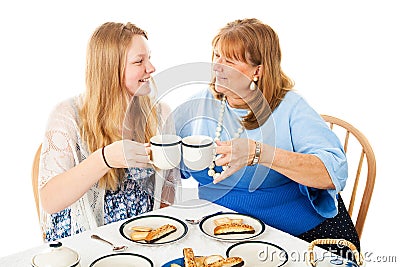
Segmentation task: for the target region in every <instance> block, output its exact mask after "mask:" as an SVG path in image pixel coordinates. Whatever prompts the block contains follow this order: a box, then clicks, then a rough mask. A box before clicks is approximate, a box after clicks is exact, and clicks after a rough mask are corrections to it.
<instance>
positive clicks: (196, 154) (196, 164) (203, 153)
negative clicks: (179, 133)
mask: <svg viewBox="0 0 400 267" xmlns="http://www.w3.org/2000/svg"><path fill="white" fill-rule="evenodd" d="M214 150H215V145H214V140H213V139H212V138H211V137H209V136H205V135H191V136H187V137H185V138H183V139H182V155H183V162H184V163H185V165H186V167H188V168H189V169H192V170H203V169H205V168H207V167H209V166H210V164H211V163H212V162H213V159H214V153H215V152H214Z"/></svg>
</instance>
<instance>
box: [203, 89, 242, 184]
mask: <svg viewBox="0 0 400 267" xmlns="http://www.w3.org/2000/svg"><path fill="white" fill-rule="evenodd" d="M225 106H226V97H225V96H223V97H222V99H221V107H220V109H219V116H218V124H217V128H216V129H215V138H214V141H217V140H220V137H221V132H222V123H223V122H224V112H225ZM242 133H243V125H242V124H240V127H239V128H238V129H237V131H236V133H235V134H234V135H233V138H234V139H235V138H239V136H240V135H241V134H242ZM215 160H216V155H215V154H214V159H213V162H212V163H211V164H210V166H209V167H208V176H211V177H212V178H213V179H214V180H215V179H217V178H218V177H219V176H220V175H221V174H222V173H223V172H224V171H225V170H226V169H227V168H229V165H226V166H222V172H221V173H219V172H216V171H215V170H214V168H215Z"/></svg>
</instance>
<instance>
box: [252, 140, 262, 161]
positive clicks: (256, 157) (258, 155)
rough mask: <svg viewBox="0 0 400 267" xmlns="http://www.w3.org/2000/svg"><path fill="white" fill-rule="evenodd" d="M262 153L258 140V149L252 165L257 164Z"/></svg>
mask: <svg viewBox="0 0 400 267" xmlns="http://www.w3.org/2000/svg"><path fill="white" fill-rule="evenodd" d="M260 155H261V143H260V142H256V149H255V151H254V158H253V161H252V162H251V165H252V166H253V165H256V164H258V162H259V161H260Z"/></svg>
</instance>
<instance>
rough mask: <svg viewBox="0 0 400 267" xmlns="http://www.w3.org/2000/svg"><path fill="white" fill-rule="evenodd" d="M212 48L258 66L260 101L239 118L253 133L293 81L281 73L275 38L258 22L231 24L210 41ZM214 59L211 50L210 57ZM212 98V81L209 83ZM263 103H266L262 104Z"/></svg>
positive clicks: (276, 38)
mask: <svg viewBox="0 0 400 267" xmlns="http://www.w3.org/2000/svg"><path fill="white" fill-rule="evenodd" d="M212 46H213V48H216V46H218V47H219V53H220V54H222V55H224V56H225V57H226V58H230V59H235V60H238V61H241V62H245V63H247V64H250V65H252V66H258V65H262V66H263V67H262V68H261V70H262V73H261V77H260V80H259V81H258V82H257V86H258V88H259V90H260V92H261V93H262V95H263V96H264V97H253V99H252V100H250V102H249V103H248V107H251V108H250V112H249V114H248V115H246V116H244V117H243V121H242V122H243V126H244V127H245V128H246V129H255V128H258V127H259V126H260V125H262V124H264V122H265V121H267V119H268V118H269V116H270V114H271V113H272V112H273V111H274V110H275V109H276V108H277V107H278V106H279V104H280V103H281V101H282V99H283V98H284V96H285V94H286V92H287V91H289V90H291V89H292V88H293V86H294V83H293V81H292V80H291V79H290V78H289V77H288V76H286V74H285V73H284V72H283V71H282V69H281V49H280V46H279V38H278V35H277V34H276V33H275V32H274V30H273V29H272V28H271V27H270V26H268V25H266V24H264V23H262V22H261V21H260V20H258V19H254V18H253V19H243V20H235V21H233V22H230V23H228V24H227V25H226V26H225V27H223V28H222V29H220V31H219V32H218V34H217V35H216V36H215V37H214V39H213V40H212ZM212 58H213V59H214V50H213V54H212ZM211 88H212V91H213V93H214V96H215V97H216V98H217V99H221V97H222V95H221V94H219V93H217V92H216V91H215V77H214V78H213V80H212V82H211ZM255 95H257V94H255ZM265 100H266V101H265Z"/></svg>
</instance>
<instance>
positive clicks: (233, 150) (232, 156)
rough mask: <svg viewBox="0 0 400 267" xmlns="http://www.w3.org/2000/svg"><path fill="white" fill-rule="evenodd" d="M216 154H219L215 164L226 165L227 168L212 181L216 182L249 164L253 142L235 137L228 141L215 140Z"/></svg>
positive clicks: (253, 146) (251, 157)
mask: <svg viewBox="0 0 400 267" xmlns="http://www.w3.org/2000/svg"><path fill="white" fill-rule="evenodd" d="M216 144H217V148H216V151H215V152H216V154H217V155H218V154H220V155H221V156H220V157H218V159H217V160H216V161H215V164H216V165H217V166H227V167H228V168H227V169H226V170H225V171H224V172H223V173H222V174H221V175H220V176H219V177H218V178H216V179H215V180H214V181H213V183H214V184H216V183H218V182H220V181H222V180H224V179H226V178H227V177H229V176H231V175H232V174H233V173H235V172H237V171H238V170H240V169H241V168H243V167H245V166H248V165H250V164H251V162H252V160H253V157H254V151H255V142H254V141H253V140H250V139H246V138H237V139H232V140H230V141H216Z"/></svg>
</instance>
